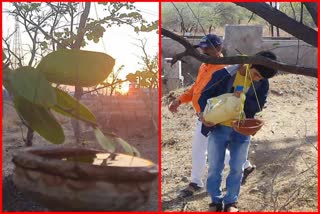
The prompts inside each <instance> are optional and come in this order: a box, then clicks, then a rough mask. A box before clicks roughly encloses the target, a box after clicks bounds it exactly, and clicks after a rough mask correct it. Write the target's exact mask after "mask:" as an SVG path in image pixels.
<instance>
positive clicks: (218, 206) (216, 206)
mask: <svg viewBox="0 0 320 214" xmlns="http://www.w3.org/2000/svg"><path fill="white" fill-rule="evenodd" d="M208 211H209V212H222V204H215V203H211V204H209V210H208Z"/></svg>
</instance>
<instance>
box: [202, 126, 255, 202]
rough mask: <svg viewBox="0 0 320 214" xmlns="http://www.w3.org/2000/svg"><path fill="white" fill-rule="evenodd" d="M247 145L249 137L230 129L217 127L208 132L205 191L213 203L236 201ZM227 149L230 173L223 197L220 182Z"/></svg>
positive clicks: (246, 154)
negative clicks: (207, 162)
mask: <svg viewBox="0 0 320 214" xmlns="http://www.w3.org/2000/svg"><path fill="white" fill-rule="evenodd" d="M249 145H250V136H246V135H242V134H240V133H238V132H236V131H234V130H233V129H232V128H231V127H227V126H221V125H220V126H219V125H218V126H217V127H216V128H215V129H213V131H211V132H210V134H209V137H208V161H209V173H208V179H207V190H208V193H209V195H210V196H211V200H212V202H213V203H222V202H224V204H231V203H235V202H237V201H238V196H239V193H240V185H241V180H242V176H243V170H244V163H245V162H246V160H247V156H248V150H249ZM227 147H228V148H229V150H230V162H229V165H230V172H229V175H228V177H227V183H226V187H227V192H226V195H225V196H224V197H223V195H222V190H221V181H222V171H223V168H224V156H225V151H226V149H227Z"/></svg>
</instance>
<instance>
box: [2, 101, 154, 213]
mask: <svg viewBox="0 0 320 214" xmlns="http://www.w3.org/2000/svg"><path fill="white" fill-rule="evenodd" d="M11 105H12V103H10V102H6V103H4V104H3V118H2V124H3V133H2V137H3V143H2V151H3V153H2V154H3V160H2V170H3V171H2V172H3V210H4V211H48V210H47V208H46V207H43V206H41V205H40V204H37V203H36V202H34V201H32V200H31V199H29V197H28V196H27V195H24V194H22V193H21V192H20V191H19V190H18V189H17V188H16V187H15V185H14V183H13V182H12V173H13V169H14V165H13V163H12V162H11V159H12V154H13V153H14V152H15V151H17V149H19V148H23V147H24V142H23V140H22V137H21V129H20V125H21V122H20V120H19V118H18V116H17V114H16V112H15V111H14V109H13V107H12V106H11ZM58 120H59V121H60V122H62V123H65V124H64V128H65V129H64V131H65V134H66V142H65V143H64V144H63V145H61V146H77V145H76V144H75V143H74V142H73V141H72V139H73V136H72V129H71V125H70V122H68V121H69V120H68V119H66V118H59V119H58ZM132 124H134V126H135V127H134V128H135V129H137V127H139V126H138V125H139V124H138V122H137V121H134V123H132ZM23 133H24V136H25V135H26V129H25V128H23ZM152 133H153V132H152ZM139 136H148V137H139ZM122 137H123V138H124V139H125V140H127V141H128V142H129V143H130V144H131V145H133V146H135V147H136V148H137V149H138V150H139V151H140V153H141V156H142V157H143V158H147V159H150V160H152V161H153V162H154V163H156V164H158V136H157V134H153V135H152V134H150V133H149V134H148V135H146V134H144V133H140V134H137V135H136V136H122ZM37 145H51V144H49V143H48V142H46V141H45V140H43V139H42V138H41V137H39V136H38V135H37V134H35V139H34V146H37ZM80 146H82V147H90V148H98V149H101V147H100V146H99V144H98V143H96V142H92V141H90V143H87V144H82V145H80ZM157 210H158V181H155V182H154V183H153V186H152V190H151V194H150V198H149V201H148V202H147V203H146V204H145V205H144V206H142V207H140V208H139V211H157Z"/></svg>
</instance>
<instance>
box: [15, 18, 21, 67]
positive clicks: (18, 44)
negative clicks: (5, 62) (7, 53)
mask: <svg viewBox="0 0 320 214" xmlns="http://www.w3.org/2000/svg"><path fill="white" fill-rule="evenodd" d="M14 30H15V33H14V37H13V46H12V50H13V52H14V54H15V55H16V56H14V57H13V60H12V67H13V68H14V69H16V68H18V67H19V66H20V65H19V59H20V60H21V63H23V55H22V44H21V43H22V42H21V32H20V24H19V20H18V16H16V19H15V28H14Z"/></svg>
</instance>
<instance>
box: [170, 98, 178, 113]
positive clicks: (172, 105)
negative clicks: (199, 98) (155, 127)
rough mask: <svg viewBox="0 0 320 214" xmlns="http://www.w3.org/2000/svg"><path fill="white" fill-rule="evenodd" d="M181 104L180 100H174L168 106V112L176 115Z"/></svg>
mask: <svg viewBox="0 0 320 214" xmlns="http://www.w3.org/2000/svg"><path fill="white" fill-rule="evenodd" d="M180 104H181V102H180V100H178V99H175V100H173V101H172V102H171V103H170V104H169V111H171V112H172V113H177V112H178V107H179V105H180Z"/></svg>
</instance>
